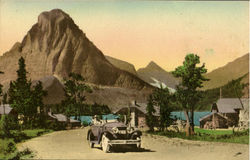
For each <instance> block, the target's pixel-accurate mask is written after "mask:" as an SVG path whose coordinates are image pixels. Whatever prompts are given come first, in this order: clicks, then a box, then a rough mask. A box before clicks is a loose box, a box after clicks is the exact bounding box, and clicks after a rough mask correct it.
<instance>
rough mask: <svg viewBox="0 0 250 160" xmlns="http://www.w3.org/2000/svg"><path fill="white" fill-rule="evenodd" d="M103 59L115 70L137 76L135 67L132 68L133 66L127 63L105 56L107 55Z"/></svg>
mask: <svg viewBox="0 0 250 160" xmlns="http://www.w3.org/2000/svg"><path fill="white" fill-rule="evenodd" d="M105 58H106V59H107V60H108V61H109V62H110V63H111V64H113V65H114V66H115V67H117V68H119V69H121V70H124V71H127V72H129V73H132V74H134V75H137V73H136V70H135V67H134V65H133V64H131V63H128V62H126V61H123V60H120V59H117V58H114V57H110V56H107V55H106V56H105Z"/></svg>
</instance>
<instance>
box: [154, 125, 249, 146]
mask: <svg viewBox="0 0 250 160" xmlns="http://www.w3.org/2000/svg"><path fill="white" fill-rule="evenodd" d="M195 130H196V134H194V135H191V136H188V137H187V136H186V135H185V133H184V132H173V131H165V132H153V133H152V132H149V134H155V135H160V136H166V137H169V138H182V139H188V140H197V141H209V142H226V143H240V144H249V131H248V130H246V131H241V132H235V133H234V134H233V133H232V132H231V131H217V130H206V131H202V130H203V129H197V128H195Z"/></svg>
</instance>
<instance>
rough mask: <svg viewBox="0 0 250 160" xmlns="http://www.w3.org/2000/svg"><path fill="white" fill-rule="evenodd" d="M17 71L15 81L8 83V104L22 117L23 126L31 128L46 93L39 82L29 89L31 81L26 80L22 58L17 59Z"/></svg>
mask: <svg viewBox="0 0 250 160" xmlns="http://www.w3.org/2000/svg"><path fill="white" fill-rule="evenodd" d="M18 64H19V69H18V70H17V79H16V81H11V82H10V88H9V90H8V93H9V103H10V104H11V106H12V107H13V108H14V109H15V110H16V111H17V112H18V114H22V115H24V119H23V120H24V125H27V126H28V127H33V125H34V124H35V123H36V119H37V117H38V116H40V114H37V107H40V108H42V107H43V102H42V99H43V97H44V96H46V95H47V92H46V91H44V90H43V89H42V83H41V82H40V81H39V82H38V83H37V85H35V87H34V89H33V88H31V80H27V71H26V69H25V66H26V65H25V60H24V58H23V57H21V58H20V59H19V62H18Z"/></svg>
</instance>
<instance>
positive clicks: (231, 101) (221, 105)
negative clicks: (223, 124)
mask: <svg viewBox="0 0 250 160" xmlns="http://www.w3.org/2000/svg"><path fill="white" fill-rule="evenodd" d="M241 101H242V104H243V106H244V108H246V107H249V99H248V98H241ZM217 107H218V110H219V112H220V113H236V111H235V110H237V109H243V108H242V105H241V103H240V100H239V99H238V98H221V99H219V100H218V101H217Z"/></svg>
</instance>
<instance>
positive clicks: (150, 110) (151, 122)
mask: <svg viewBox="0 0 250 160" xmlns="http://www.w3.org/2000/svg"><path fill="white" fill-rule="evenodd" d="M146 110H147V114H146V123H147V125H148V127H149V130H150V131H151V132H152V131H154V126H155V122H156V118H155V116H154V115H153V114H154V113H155V112H156V111H155V108H154V103H153V97H152V95H150V96H149V99H148V103H147V108H146Z"/></svg>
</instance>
